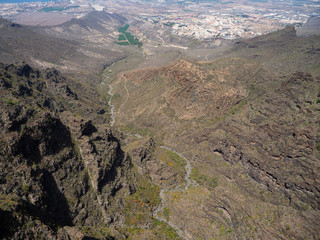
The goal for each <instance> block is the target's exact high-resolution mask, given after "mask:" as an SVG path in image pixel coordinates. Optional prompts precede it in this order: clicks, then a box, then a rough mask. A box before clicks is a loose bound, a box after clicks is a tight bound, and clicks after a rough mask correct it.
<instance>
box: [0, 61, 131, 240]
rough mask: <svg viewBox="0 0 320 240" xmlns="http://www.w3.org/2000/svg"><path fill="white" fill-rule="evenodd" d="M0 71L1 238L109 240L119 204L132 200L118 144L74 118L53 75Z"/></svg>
mask: <svg viewBox="0 0 320 240" xmlns="http://www.w3.org/2000/svg"><path fill="white" fill-rule="evenodd" d="M0 67H1V68H0V79H1V80H0V82H1V84H0V86H1V89H0V93H1V96H2V97H1V101H0V105H1V107H0V131H1V135H0V143H1V149H0V158H1V161H0V169H1V170H0V219H1V224H0V227H1V231H0V232H1V233H0V235H1V237H12V238H16V239H25V238H46V239H61V238H63V239H68V238H69V239H74V238H80V239H81V238H83V239H84V238H85V237H86V236H87V237H90V236H91V237H93V236H95V237H98V238H105V239H108V238H111V237H110V236H111V232H110V231H107V230H103V229H104V228H106V226H107V224H110V223H111V222H113V221H114V219H115V218H119V219H120V220H121V217H119V216H118V215H117V213H116V212H114V211H112V209H113V208H114V207H120V206H121V205H123V202H121V201H119V200H117V199H118V198H119V196H120V195H124V194H126V195H130V194H133V193H134V192H135V186H134V182H135V181H134V176H133V175H132V173H131V170H130V169H131V163H130V159H129V158H128V157H127V156H126V155H125V154H124V152H123V151H122V150H121V147H120V142H119V140H118V138H117V137H116V136H115V135H114V133H113V132H112V131H111V130H109V129H108V128H106V127H104V126H100V125H97V126H95V125H94V124H93V123H92V122H91V121H88V120H84V119H83V118H82V117H80V116H76V115H75V114H74V113H73V112H72V111H74V109H72V108H70V105H72V104H73V103H76V102H77V101H78V96H77V93H75V92H74V90H72V86H69V85H68V83H67V82H66V79H65V78H64V77H62V76H61V75H60V73H59V72H57V71H56V70H45V71H38V70H35V69H33V68H31V67H30V66H28V65H20V66H14V65H9V66H4V65H1V66H0ZM111 201H112V203H113V205H112V206H111V205H110V203H109V202H111ZM85 226H87V228H85ZM92 226H95V227H96V228H95V229H92ZM108 226H110V225H108ZM88 229H89V230H90V231H89V230H88Z"/></svg>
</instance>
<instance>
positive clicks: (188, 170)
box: [102, 75, 197, 239]
mask: <svg viewBox="0 0 320 240" xmlns="http://www.w3.org/2000/svg"><path fill="white" fill-rule="evenodd" d="M107 80H108V76H106V75H104V80H103V82H102V84H106V83H107ZM124 80H125V81H126V79H125V78H124ZM108 87H109V91H108V94H109V95H110V98H109V100H108V106H109V107H110V117H111V123H110V125H111V126H114V124H115V111H114V108H115V107H114V105H113V104H112V97H113V93H112V86H111V84H108ZM126 99H127V100H128V99H129V91H128V90H127V98H126ZM124 134H126V133H124ZM126 135H132V136H136V137H138V138H141V136H140V135H139V134H126ZM160 148H163V149H166V150H168V151H171V152H174V153H175V154H177V155H178V156H180V157H181V158H183V159H184V160H185V162H186V166H185V170H186V176H185V180H186V184H185V186H184V187H181V186H176V187H175V188H172V187H167V188H163V189H161V191H160V199H161V202H160V204H159V206H158V207H157V209H156V210H155V211H154V214H153V216H154V218H156V219H158V220H159V221H163V222H165V223H167V224H168V225H169V226H170V227H172V228H173V229H174V230H175V231H176V232H177V234H178V235H179V236H180V237H182V238H183V239H189V237H187V236H186V235H185V233H184V232H183V231H182V230H181V229H180V228H179V227H177V226H176V225H175V224H174V223H172V222H171V221H170V220H167V219H166V218H165V217H163V216H161V215H160V213H161V212H162V211H163V210H164V208H165V207H166V205H165V202H164V198H165V193H168V192H178V191H186V190H188V189H189V187H190V186H196V185H197V183H196V182H195V181H194V180H192V179H191V178H190V174H191V170H192V167H191V164H190V161H189V160H188V159H187V158H185V157H184V156H183V155H182V154H181V153H179V152H177V151H176V150H174V149H172V148H170V147H167V146H160Z"/></svg>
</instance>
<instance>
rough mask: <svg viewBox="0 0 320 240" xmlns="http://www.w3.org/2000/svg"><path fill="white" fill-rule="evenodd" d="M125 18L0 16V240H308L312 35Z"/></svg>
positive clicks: (314, 190) (312, 226)
mask: <svg viewBox="0 0 320 240" xmlns="http://www.w3.org/2000/svg"><path fill="white" fill-rule="evenodd" d="M127 21H129V20H127V19H125V18H123V17H121V16H119V15H117V14H109V13H105V12H100V13H98V12H93V13H91V14H89V15H87V16H86V17H84V18H81V19H74V20H71V21H69V22H66V23H63V24H62V25H58V26H51V27H26V26H21V25H17V24H13V23H10V22H8V21H5V20H2V19H1V20H0V26H1V27H0V31H1V35H0V56H1V57H0V60H1V61H2V62H3V63H1V64H0V96H1V99H0V132H1V134H0V145H1V146H3V147H2V148H1V149H0V169H1V170H0V238H7V239H41V238H46V239H317V238H318V236H319V235H320V232H319V227H318V226H319V224H320V218H319V216H320V214H319V206H320V205H319V204H320V200H319V199H320V192H319V174H320V122H319V119H320V88H319V86H320V65H319V63H320V55H319V49H320V38H319V35H312V36H297V35H296V31H295V29H294V28H293V27H287V28H286V29H284V30H281V31H278V32H274V33H270V34H268V35H264V36H259V37H257V38H253V39H249V40H238V41H235V42H233V43H232V45H231V46H227V45H225V46H224V47H223V48H217V46H214V47H212V46H209V45H207V44H206V43H203V44H202V43H199V44H195V46H191V45H188V44H189V43H190V41H191V40H190V39H170V36H168V35H166V33H165V31H162V30H163V29H160V30H159V31H158V32H156V31H155V32H153V33H151V32H152V31H151V30H152V27H151V26H147V27H143V26H142V25H141V23H139V22H136V19H135V20H133V21H132V22H130V23H132V26H133V30H132V31H133V33H134V34H135V35H136V36H140V37H141V39H142V42H143V43H146V44H143V45H142V46H141V47H138V46H118V45H116V38H117V28H118V27H120V26H123V24H124V23H126V22H127ZM149 27H150V28H149ZM146 29H147V30H148V31H146V32H145V33H142V32H143V30H146ZM139 34H140V35H139ZM146 36H148V37H149V38H150V39H147V38H146ZM21 39H27V41H21ZM161 39H162V40H163V42H162V40H161ZM161 42H162V43H161ZM155 43H157V44H158V43H159V45H157V46H154V44H155ZM177 44H178V45H177ZM184 44H187V45H188V46H186V47H183V48H181V46H184ZM180 45H181V46H180ZM208 59H211V61H208ZM23 61H24V62H23Z"/></svg>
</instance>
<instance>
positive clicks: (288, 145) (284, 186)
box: [210, 72, 320, 209]
mask: <svg viewBox="0 0 320 240" xmlns="http://www.w3.org/2000/svg"><path fill="white" fill-rule="evenodd" d="M319 83H320V79H319V78H313V77H312V76H311V75H310V74H305V73H302V72H297V73H294V74H292V75H291V76H289V77H287V79H285V80H284V81H283V82H282V83H281V84H280V86H279V88H278V89H276V90H275V91H274V92H272V93H270V95H269V96H267V97H265V98H263V99H260V100H259V101H256V102H253V103H252V104H251V106H250V108H249V109H248V111H247V112H246V116H247V117H246V118H245V119H242V121H241V123H242V124H240V122H238V121H227V122H226V123H224V124H221V125H219V127H221V128H223V129H224V130H225V131H228V133H230V134H231V135H232V138H231V137H230V138H229V139H224V140H222V139H220V140H216V141H217V142H216V143H212V145H211V147H210V149H211V152H217V153H220V154H221V156H222V157H223V159H224V160H226V161H228V162H230V163H231V164H236V163H239V162H240V163H241V164H243V165H244V166H245V167H246V169H247V172H248V174H249V176H250V177H251V178H252V179H254V180H255V181H257V182H258V183H260V184H263V185H265V186H266V187H267V188H268V189H269V190H270V191H281V192H284V193H285V195H286V196H287V198H289V199H290V202H291V204H292V206H294V207H295V208H297V209H304V208H305V207H306V206H307V205H309V206H312V208H315V209H320V192H319V189H318V188H317V186H319V184H320V183H319V181H318V179H319V171H318V169H319V159H320V152H319V149H318V148H317V147H316V146H317V141H318V138H319V136H318V135H319V131H320V129H319V114H320V106H319V104H318V103H317V98H318V95H319V89H318V88H317V87H316V86H319ZM231 139H232V140H231ZM248 143H249V144H248ZM301 202H302V203H304V204H306V205H305V206H303V205H304V204H302V203H301Z"/></svg>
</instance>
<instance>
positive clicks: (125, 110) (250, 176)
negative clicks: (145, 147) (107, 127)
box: [111, 27, 320, 239]
mask: <svg viewBox="0 0 320 240" xmlns="http://www.w3.org/2000/svg"><path fill="white" fill-rule="evenodd" d="M318 48H319V36H312V37H297V36H296V32H295V30H294V29H293V28H290V27H289V28H286V29H284V30H282V31H278V32H276V33H271V34H268V35H266V36H260V37H258V38H254V39H250V40H244V41H239V42H238V43H236V44H235V46H233V47H232V48H230V49H228V50H227V51H225V52H224V54H222V55H221V56H223V57H221V58H219V59H217V60H215V61H212V62H193V61H186V60H179V61H176V62H174V63H172V64H169V65H167V66H165V67H161V68H148V69H140V70H135V71H128V72H123V73H120V74H119V75H118V78H117V79H116V80H114V81H113V82H112V83H111V85H112V89H113V92H114V97H113V99H112V102H113V104H114V105H115V112H116V113H117V114H116V125H118V126H119V127H120V128H121V129H123V130H124V131H126V132H131V133H132V134H134V133H139V134H141V135H142V136H152V137H153V138H154V139H155V141H156V142H161V143H163V145H169V146H171V147H172V148H173V149H176V150H178V151H179V152H180V153H183V155H184V156H186V157H188V159H192V160H193V161H192V168H193V169H192V172H191V177H192V178H193V179H194V180H195V181H196V182H197V183H198V184H199V186H197V187H196V186H194V187H191V188H190V189H188V190H185V191H167V192H166V193H165V196H164V202H165V205H166V206H167V210H166V211H167V216H169V218H170V222H172V223H173V224H174V225H175V226H177V227H178V228H180V229H181V230H182V232H183V234H184V236H185V238H187V239H210V238H212V239H215V238H218V239H256V238H259V239H273V238H284V239H317V236H318V235H319V229H318V225H319V222H320V219H319V217H318V216H319V196H320V195H319V181H318V179H319V174H320V171H319V169H320V168H319V167H320V165H319V164H320V145H319V141H320V140H319V132H320V129H319V126H320V125H319V119H320V104H319V103H320V89H319V86H320V75H319V69H320V66H319V62H320V56H319V54H318ZM144 159H146V162H145V163H143V164H145V166H144V168H146V169H148V164H149V166H150V165H151V164H152V161H153V160H152V158H145V157H144ZM159 165H160V164H158V166H159ZM148 173H149V174H150V176H154V172H153V171H149V172H148ZM152 179H153V181H154V182H157V181H158V180H157V178H156V177H152ZM160 186H161V185H160ZM164 187H165V186H163V188H164Z"/></svg>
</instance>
